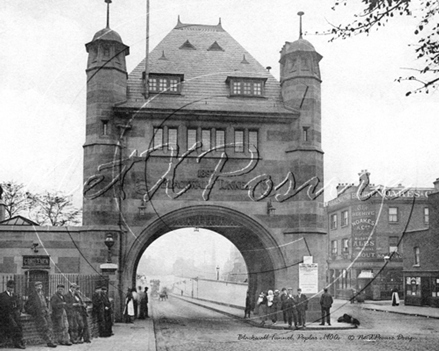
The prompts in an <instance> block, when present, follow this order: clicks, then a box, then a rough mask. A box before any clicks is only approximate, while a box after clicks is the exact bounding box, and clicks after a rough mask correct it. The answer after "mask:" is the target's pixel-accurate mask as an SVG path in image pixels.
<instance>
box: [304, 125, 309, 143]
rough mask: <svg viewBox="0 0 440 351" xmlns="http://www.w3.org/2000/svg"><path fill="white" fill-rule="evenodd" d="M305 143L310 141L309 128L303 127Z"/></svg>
mask: <svg viewBox="0 0 440 351" xmlns="http://www.w3.org/2000/svg"><path fill="white" fill-rule="evenodd" d="M303 141H309V127H303Z"/></svg>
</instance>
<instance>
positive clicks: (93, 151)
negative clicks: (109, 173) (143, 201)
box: [83, 1, 129, 225]
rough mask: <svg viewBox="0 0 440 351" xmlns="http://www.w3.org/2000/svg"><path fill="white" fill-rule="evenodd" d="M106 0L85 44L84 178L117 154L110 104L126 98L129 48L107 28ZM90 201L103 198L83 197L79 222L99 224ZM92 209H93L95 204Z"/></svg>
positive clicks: (114, 125) (116, 132) (117, 139)
mask: <svg viewBox="0 0 440 351" xmlns="http://www.w3.org/2000/svg"><path fill="white" fill-rule="evenodd" d="M106 2H107V27H106V28H104V29H102V30H100V31H98V32H97V33H96V34H95V35H94V36H93V39H92V41H91V42H90V43H87V44H86V50H87V53H88V54H89V56H88V61H87V69H86V73H87V118H86V143H85V145H84V181H87V179H88V178H89V177H90V176H92V175H94V174H96V173H97V168H98V167H99V166H100V165H102V164H103V163H107V162H111V161H113V160H114V158H115V157H119V152H120V150H121V143H120V142H119V139H120V135H119V134H120V132H121V131H120V130H118V128H117V125H116V123H115V116H114V115H113V107H114V105H115V104H116V103H120V102H124V101H126V99H127V69H126V63H125V56H126V55H128V54H129V48H128V46H126V45H125V44H124V43H123V42H122V39H121V37H120V35H119V34H118V33H116V32H115V31H114V30H112V29H110V27H109V10H108V9H109V7H108V6H109V3H110V2H111V1H106ZM90 201H103V200H99V199H95V200H87V199H86V197H84V220H83V224H85V225H86V224H99V223H95V222H94V221H93V214H92V213H90V212H91V211H88V210H89V208H88V207H89V204H90ZM107 202H108V201H107ZM94 208H96V204H95V205H94ZM90 209H91V208H90ZM102 210H104V209H102ZM105 210H106V211H108V212H112V211H114V210H113V209H110V208H105ZM109 214H110V213H109ZM112 218H113V217H112ZM116 218H117V216H116Z"/></svg>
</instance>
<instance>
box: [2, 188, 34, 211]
mask: <svg viewBox="0 0 440 351" xmlns="http://www.w3.org/2000/svg"><path fill="white" fill-rule="evenodd" d="M0 186H1V188H2V191H3V193H2V195H1V199H2V200H3V205H4V206H5V211H6V212H5V215H6V219H9V218H12V217H14V216H17V215H19V214H22V213H24V212H26V211H28V210H29V206H30V203H31V201H30V198H29V195H30V193H29V192H28V191H26V189H25V186H24V185H23V184H20V183H17V182H14V181H10V182H2V183H0Z"/></svg>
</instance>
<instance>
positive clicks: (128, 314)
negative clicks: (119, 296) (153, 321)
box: [124, 289, 135, 323]
mask: <svg viewBox="0 0 440 351" xmlns="http://www.w3.org/2000/svg"><path fill="white" fill-rule="evenodd" d="M134 316H135V306H134V298H133V291H132V290H131V289H128V291H127V295H126V296H125V309H124V320H125V323H133V320H134Z"/></svg>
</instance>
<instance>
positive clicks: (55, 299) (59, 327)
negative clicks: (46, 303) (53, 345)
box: [50, 284, 72, 345]
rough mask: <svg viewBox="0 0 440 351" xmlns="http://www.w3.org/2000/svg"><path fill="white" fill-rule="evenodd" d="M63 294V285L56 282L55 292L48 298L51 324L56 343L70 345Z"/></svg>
mask: <svg viewBox="0 0 440 351" xmlns="http://www.w3.org/2000/svg"><path fill="white" fill-rule="evenodd" d="M63 294H64V285H63V284H58V286H57V292H56V293H55V294H53V295H52V297H51V298H50V307H52V324H53V329H54V332H55V336H56V337H57V340H58V344H60V345H72V344H71V343H70V342H69V333H68V330H69V324H68V323H67V314H66V301H65V299H64V296H63Z"/></svg>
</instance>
